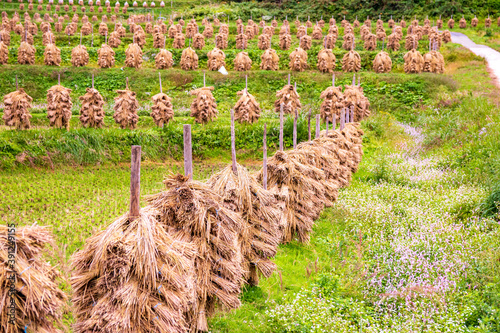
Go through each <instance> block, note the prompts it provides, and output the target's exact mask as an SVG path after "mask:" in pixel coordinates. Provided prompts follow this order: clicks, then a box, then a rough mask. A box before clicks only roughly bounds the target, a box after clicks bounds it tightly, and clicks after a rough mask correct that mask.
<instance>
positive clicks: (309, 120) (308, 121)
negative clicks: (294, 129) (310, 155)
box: [307, 108, 311, 141]
mask: <svg viewBox="0 0 500 333" xmlns="http://www.w3.org/2000/svg"><path fill="white" fill-rule="evenodd" d="M307 140H308V141H311V108H309V115H308V116H307Z"/></svg>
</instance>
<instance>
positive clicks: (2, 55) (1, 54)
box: [0, 41, 9, 65]
mask: <svg viewBox="0 0 500 333" xmlns="http://www.w3.org/2000/svg"><path fill="white" fill-rule="evenodd" d="M7 61H9V47H8V46H7V45H6V44H4V42H1V41H0V65H5V64H6V63H7Z"/></svg>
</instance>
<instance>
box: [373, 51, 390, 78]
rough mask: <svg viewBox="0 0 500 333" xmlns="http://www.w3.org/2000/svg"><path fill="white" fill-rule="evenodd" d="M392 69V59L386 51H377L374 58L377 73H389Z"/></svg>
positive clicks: (374, 67) (374, 68) (374, 69)
mask: <svg viewBox="0 0 500 333" xmlns="http://www.w3.org/2000/svg"><path fill="white" fill-rule="evenodd" d="M391 70H392V60H391V57H390V56H389V54H388V53H387V52H385V51H381V52H379V53H377V55H376V56H375V59H373V71H374V72H375V73H389V72H390V71H391Z"/></svg>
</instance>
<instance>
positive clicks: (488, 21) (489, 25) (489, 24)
mask: <svg viewBox="0 0 500 333" xmlns="http://www.w3.org/2000/svg"><path fill="white" fill-rule="evenodd" d="M484 26H485V27H486V28H490V27H491V18H490V16H489V15H488V17H487V18H486V20H485V21H484Z"/></svg>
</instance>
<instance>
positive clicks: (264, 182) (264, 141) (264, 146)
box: [262, 123, 267, 190]
mask: <svg viewBox="0 0 500 333" xmlns="http://www.w3.org/2000/svg"><path fill="white" fill-rule="evenodd" d="M262 155H263V166H262V186H263V187H264V190H267V123H265V124H264V137H263V139H262Z"/></svg>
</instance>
